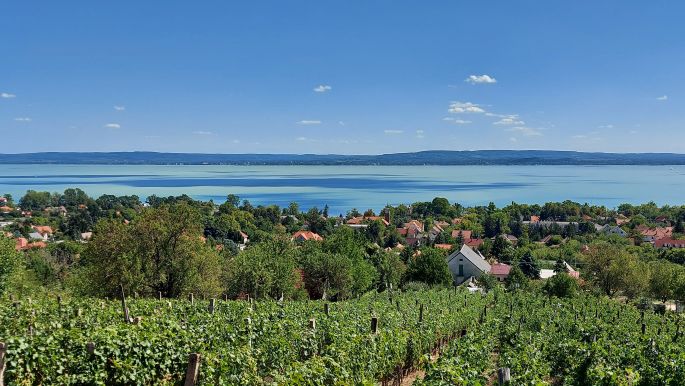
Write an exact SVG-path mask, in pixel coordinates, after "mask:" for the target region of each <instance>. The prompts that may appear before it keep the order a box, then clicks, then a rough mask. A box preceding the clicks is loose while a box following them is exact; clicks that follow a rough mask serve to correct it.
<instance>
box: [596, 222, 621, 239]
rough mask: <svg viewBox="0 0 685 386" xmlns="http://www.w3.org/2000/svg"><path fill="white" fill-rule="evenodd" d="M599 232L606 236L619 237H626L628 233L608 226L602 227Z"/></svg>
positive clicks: (619, 228) (616, 227)
mask: <svg viewBox="0 0 685 386" xmlns="http://www.w3.org/2000/svg"><path fill="white" fill-rule="evenodd" d="M600 232H602V233H606V234H608V235H619V236H621V237H628V233H627V232H626V231H624V230H623V229H621V227H618V226H611V225H609V224H607V225H605V226H603V227H602V228H601V230H600Z"/></svg>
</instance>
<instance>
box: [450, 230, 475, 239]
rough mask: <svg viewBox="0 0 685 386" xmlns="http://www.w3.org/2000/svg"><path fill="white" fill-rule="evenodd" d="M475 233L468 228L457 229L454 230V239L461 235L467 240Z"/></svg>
mask: <svg viewBox="0 0 685 386" xmlns="http://www.w3.org/2000/svg"><path fill="white" fill-rule="evenodd" d="M472 235H473V231H467V230H459V229H455V230H453V231H452V238H453V239H458V238H459V236H461V239H462V240H464V242H466V240H471V236H472Z"/></svg>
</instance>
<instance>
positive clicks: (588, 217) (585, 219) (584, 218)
mask: <svg viewBox="0 0 685 386" xmlns="http://www.w3.org/2000/svg"><path fill="white" fill-rule="evenodd" d="M581 218H582V219H583V221H592V217H591V216H588V215H586V214H584V215H583V216H582V217H581Z"/></svg>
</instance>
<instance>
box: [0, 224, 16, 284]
mask: <svg viewBox="0 0 685 386" xmlns="http://www.w3.org/2000/svg"><path fill="white" fill-rule="evenodd" d="M14 246H15V242H14V240H12V239H9V238H6V237H5V236H4V235H1V234H0V295H2V293H3V292H5V290H6V289H7V286H8V284H9V280H10V278H11V276H12V274H13V273H14V272H15V270H16V269H17V267H18V266H19V264H20V262H19V254H18V253H17V252H16V251H15V249H14Z"/></svg>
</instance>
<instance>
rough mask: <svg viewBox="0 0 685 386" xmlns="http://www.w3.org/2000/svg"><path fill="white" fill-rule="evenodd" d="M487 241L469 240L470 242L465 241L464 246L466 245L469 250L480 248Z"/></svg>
mask: <svg viewBox="0 0 685 386" xmlns="http://www.w3.org/2000/svg"><path fill="white" fill-rule="evenodd" d="M484 242H485V240H483V239H469V240H468V241H465V242H464V244H466V245H467V246H468V247H469V248H476V249H477V248H480V246H481V245H483V243H484Z"/></svg>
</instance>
